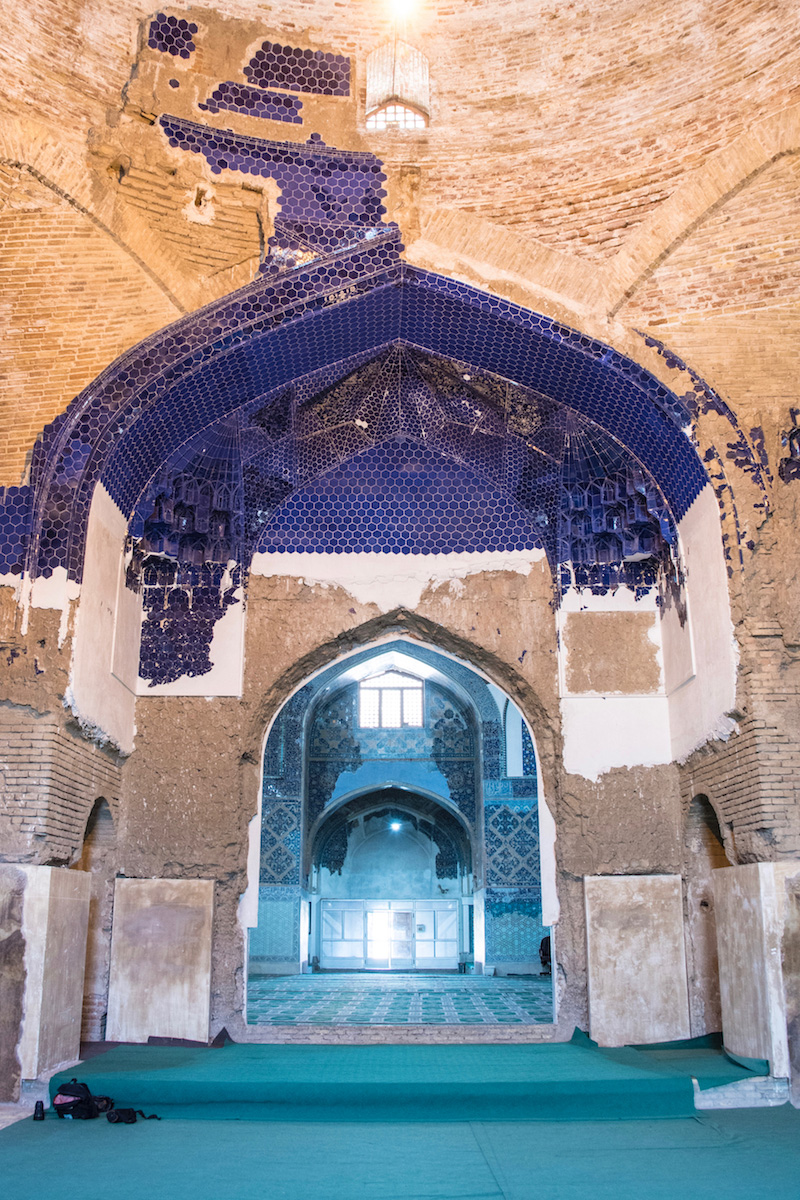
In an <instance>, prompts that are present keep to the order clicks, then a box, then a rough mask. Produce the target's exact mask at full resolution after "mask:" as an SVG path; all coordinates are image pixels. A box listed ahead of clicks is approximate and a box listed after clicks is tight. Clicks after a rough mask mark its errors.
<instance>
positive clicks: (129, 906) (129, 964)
mask: <svg viewBox="0 0 800 1200" xmlns="http://www.w3.org/2000/svg"><path fill="white" fill-rule="evenodd" d="M213 905H214V883H213V881H212V880H210V879H118V880H117V884H116V888H115V893H114V926H113V931H112V937H111V975H110V980H109V991H108V1020H107V1023H106V1037H107V1039H108V1040H109V1041H112V1042H146V1041H147V1039H148V1038H149V1037H173V1038H186V1039H188V1040H191V1041H201V1042H204V1041H206V1040H207V1038H208V1022H209V1010H210V1003H211V923H212V913H213Z"/></svg>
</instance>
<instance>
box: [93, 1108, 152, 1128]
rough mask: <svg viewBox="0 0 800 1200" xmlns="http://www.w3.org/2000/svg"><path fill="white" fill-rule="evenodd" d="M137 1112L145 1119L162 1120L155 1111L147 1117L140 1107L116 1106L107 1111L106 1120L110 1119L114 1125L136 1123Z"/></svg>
mask: <svg viewBox="0 0 800 1200" xmlns="http://www.w3.org/2000/svg"><path fill="white" fill-rule="evenodd" d="M137 1113H138V1114H139V1116H140V1117H141V1118H142V1120H143V1121H160V1120H161V1117H157V1116H156V1114H155V1113H152V1114H151V1115H150V1116H149V1117H146V1116H145V1115H144V1113H143V1112H142V1110H141V1109H140V1108H115V1109H113V1110H112V1111H111V1112H107V1113H106V1120H107V1121H110V1122H111V1124H112V1125H135V1124H136V1114H137Z"/></svg>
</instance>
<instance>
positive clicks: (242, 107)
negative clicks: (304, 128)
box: [197, 80, 303, 125]
mask: <svg viewBox="0 0 800 1200" xmlns="http://www.w3.org/2000/svg"><path fill="white" fill-rule="evenodd" d="M197 107H198V108H199V109H201V111H202V112H212V113H218V112H224V111H229V112H238V113H241V114H242V116H244V117H262V118H265V119H267V120H270V121H287V122H288V123H289V124H290V125H302V124H303V118H302V117H301V116H300V113H301V111H302V108H303V102H302V100H298V99H297V97H296V96H286V95H284V94H283V93H281V92H268V91H265V90H264V89H263V88H258V87H250V86H249V85H248V84H246V83H236V82H234V81H232V80H226V82H225V83H218V84H217V86H216V87H215V88H214V90H213V92H212V93H211V95H210V96H209V97H208V99H207V100H204V101H203V102H202V103H201V104H198V106H197Z"/></svg>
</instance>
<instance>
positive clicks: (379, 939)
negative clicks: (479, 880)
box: [309, 788, 474, 971]
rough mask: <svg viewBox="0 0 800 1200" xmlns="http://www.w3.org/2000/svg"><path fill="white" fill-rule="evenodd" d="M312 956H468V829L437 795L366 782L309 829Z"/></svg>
mask: <svg viewBox="0 0 800 1200" xmlns="http://www.w3.org/2000/svg"><path fill="white" fill-rule="evenodd" d="M309 889H310V893H311V928H310V938H311V961H312V965H314V966H316V967H318V968H320V969H321V970H402V971H419V970H429V971H430V970H434V971H442V970H456V969H457V968H458V967H459V966H463V965H464V964H466V963H467V962H469V961H471V960H472V956H473V953H474V937H473V928H474V926H473V913H472V905H473V872H472V839H471V835H470V831H469V828H468V826H467V825H466V823H465V822H464V821H463V820H459V818H458V817H457V816H456V815H455V813H454V812H452V811H448V809H446V808H445V807H444V806H443V805H442V804H441V803H437V802H436V801H434V800H432V799H430V798H427V797H423V796H420V795H418V794H415V793H413V792H408V791H404V790H401V789H398V788H385V789H381V790H378V791H371V792H368V793H366V794H365V795H362V796H359V797H357V798H355V799H353V800H350V801H348V802H346V803H345V804H343V805H341V806H340V807H339V808H338V809H336V810H335V811H334V812H333V813H331V814H330V815H329V816H327V817H326V819H324V820H323V821H322V823H321V824H320V826H319V828H318V830H317V832H316V835H315V837H314V844H313V848H312V869H311V876H310V879H309Z"/></svg>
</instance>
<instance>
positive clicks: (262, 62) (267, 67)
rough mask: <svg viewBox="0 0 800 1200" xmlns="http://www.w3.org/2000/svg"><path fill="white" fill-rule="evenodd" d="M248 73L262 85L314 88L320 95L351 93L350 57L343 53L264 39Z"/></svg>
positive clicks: (291, 89)
mask: <svg viewBox="0 0 800 1200" xmlns="http://www.w3.org/2000/svg"><path fill="white" fill-rule="evenodd" d="M244 73H245V75H246V76H247V78H248V79H249V80H250V82H251V83H254V84H257V85H258V86H259V87H279V88H286V89H287V91H290V92H313V93H314V94H315V95H318V96H349V95H350V59H349V58H346V57H345V56H344V55H342V54H327V53H325V52H324V51H322V50H303V49H300V48H299V47H296V46H281V45H280V44H279V43H278V42H262V44H261V48H260V49H259V50H257V51H256V53H255V54H254V55H253V57H252V58H251V59H250V62H249V63H248V64H247V66H246V67H245V68H244Z"/></svg>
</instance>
